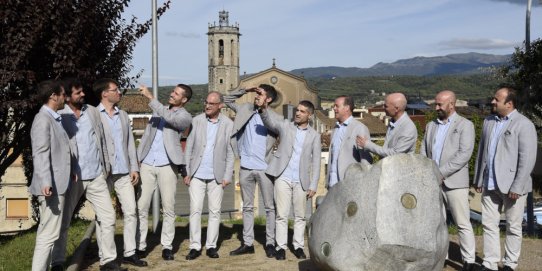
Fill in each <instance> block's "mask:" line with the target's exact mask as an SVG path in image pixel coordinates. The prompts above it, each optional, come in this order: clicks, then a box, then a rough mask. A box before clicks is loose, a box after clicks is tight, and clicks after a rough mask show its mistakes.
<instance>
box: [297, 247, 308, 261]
mask: <svg viewBox="0 0 542 271" xmlns="http://www.w3.org/2000/svg"><path fill="white" fill-rule="evenodd" d="M294 255H295V257H296V258H298V259H306V258H307V255H305V252H304V251H303V249H302V248H300V247H299V248H297V249H296V250H294Z"/></svg>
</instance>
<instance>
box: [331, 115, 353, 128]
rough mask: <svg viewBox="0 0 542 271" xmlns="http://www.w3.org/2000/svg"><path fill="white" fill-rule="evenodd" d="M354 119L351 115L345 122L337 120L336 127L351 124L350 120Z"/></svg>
mask: <svg viewBox="0 0 542 271" xmlns="http://www.w3.org/2000/svg"><path fill="white" fill-rule="evenodd" d="M353 119H354V117H352V116H350V117H348V118H347V119H346V120H345V121H343V123H339V122H338V121H337V122H335V126H336V127H339V126H348V125H349V124H350V122H351V121H352V120H353Z"/></svg>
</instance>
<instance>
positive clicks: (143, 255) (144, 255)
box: [136, 249, 147, 259]
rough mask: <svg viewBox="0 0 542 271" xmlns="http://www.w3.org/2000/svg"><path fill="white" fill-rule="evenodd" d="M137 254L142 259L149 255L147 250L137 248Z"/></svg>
mask: <svg viewBox="0 0 542 271" xmlns="http://www.w3.org/2000/svg"><path fill="white" fill-rule="evenodd" d="M136 254H137V257H139V258H140V259H143V258H145V257H147V251H145V250H139V249H136Z"/></svg>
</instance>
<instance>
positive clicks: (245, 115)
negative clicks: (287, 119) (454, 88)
mask: <svg viewBox="0 0 542 271" xmlns="http://www.w3.org/2000/svg"><path fill="white" fill-rule="evenodd" d="M245 93H246V91H245V90H244V89H240V90H236V91H232V92H230V94H229V95H224V103H226V105H227V106H228V107H229V108H231V109H232V110H233V111H235V112H236V115H235V120H234V122H233V133H232V146H233V151H234V153H235V155H236V156H237V157H239V149H238V146H237V143H238V142H237V139H238V138H239V136H240V134H241V133H243V132H244V129H245V126H246V124H247V123H248V121H249V120H250V118H251V117H252V115H254V114H255V111H254V104H251V103H243V104H236V103H235V100H236V99H237V98H239V97H241V96H243V95H245ZM269 116H270V117H273V118H276V119H281V117H280V116H279V115H278V114H277V113H275V112H274V111H272V110H270V111H269ZM276 141H277V135H276V134H274V133H273V132H270V131H268V133H267V143H266V150H267V152H266V155H265V160H266V161H267V162H268V163H269V159H271V154H272V148H273V145H274V144H275V142H276Z"/></svg>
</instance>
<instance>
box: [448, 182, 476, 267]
mask: <svg viewBox="0 0 542 271" xmlns="http://www.w3.org/2000/svg"><path fill="white" fill-rule="evenodd" d="M442 191H443V196H444V202H445V204H446V205H447V206H448V208H449V209H450V212H451V213H452V217H453V218H454V221H455V224H456V225H457V228H458V235H459V247H460V251H461V258H463V262H467V263H474V262H475V260H476V250H475V244H476V241H475V239H474V232H473V230H472V224H471V223H470V206H469V189H468V188H457V189H449V188H447V187H446V186H443V188H442Z"/></svg>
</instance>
